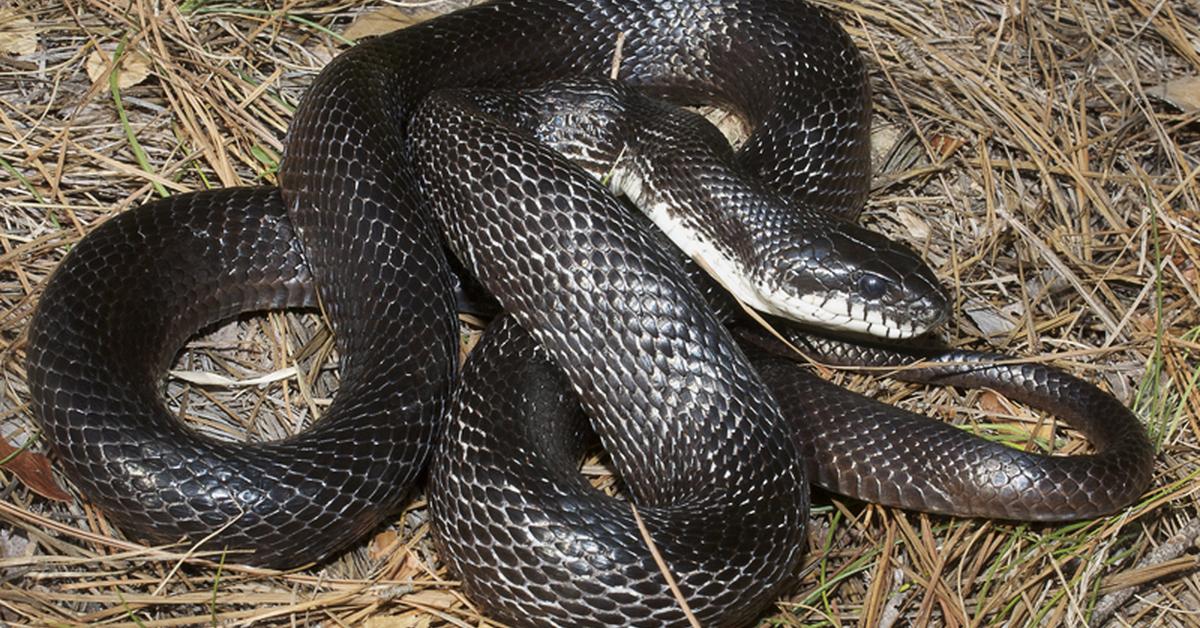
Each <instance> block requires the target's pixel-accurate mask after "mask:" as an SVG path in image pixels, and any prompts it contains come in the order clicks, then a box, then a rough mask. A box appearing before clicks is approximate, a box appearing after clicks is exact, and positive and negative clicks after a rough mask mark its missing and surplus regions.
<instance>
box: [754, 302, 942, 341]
mask: <svg viewBox="0 0 1200 628" xmlns="http://www.w3.org/2000/svg"><path fill="white" fill-rule="evenodd" d="M766 301H767V302H786V303H788V304H789V305H790V306H791V307H787V308H779V307H773V308H772V309H773V310H776V311H773V312H771V313H772V314H776V315H778V316H783V317H785V318H789V319H792V320H797V321H800V322H804V323H810V324H813V325H817V326H819V327H824V328H827V329H833V330H838V331H849V332H855V333H860V334H866V335H869V336H876V337H879V338H888V339H893V340H901V339H905V338H913V337H915V336H919V335H921V334H923V333H925V332H927V331H929V329H931V328H932V327H933V326H934V325H935V324H936V321H932V322H930V323H928V324H916V323H912V322H904V321H900V320H897V319H895V318H891V317H888V316H885V314H884V313H883V312H881V311H880V310H878V309H869V308H867V307H865V306H864V305H863V304H862V303H859V302H855V301H852V300H849V299H846V298H843V297H840V296H838V295H815V294H809V295H803V296H800V297H799V298H788V299H786V300H785V299H781V298H780V297H778V296H777V297H773V298H772V299H767V300H766Z"/></svg>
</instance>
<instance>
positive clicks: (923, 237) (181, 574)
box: [0, 0, 1200, 626]
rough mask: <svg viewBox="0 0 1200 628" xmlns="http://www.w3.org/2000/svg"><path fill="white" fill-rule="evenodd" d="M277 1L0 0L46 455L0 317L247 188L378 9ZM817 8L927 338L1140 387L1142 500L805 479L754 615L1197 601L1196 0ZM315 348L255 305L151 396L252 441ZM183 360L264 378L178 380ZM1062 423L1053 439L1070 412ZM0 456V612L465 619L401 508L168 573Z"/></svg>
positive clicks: (2, 257)
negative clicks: (37, 410) (348, 541)
mask: <svg viewBox="0 0 1200 628" xmlns="http://www.w3.org/2000/svg"><path fill="white" fill-rule="evenodd" d="M274 4H275V6H271V7H266V6H264V3H253V4H248V5H247V6H244V7H240V8H239V7H238V6H236V5H235V3H219V2H207V1H200V0H196V1H193V2H188V3H183V4H176V3H173V2H170V1H167V2H149V1H146V0H132V1H131V2H126V1H121V2H117V1H115V0H74V1H68V2H67V3H66V4H65V6H64V5H63V4H60V3H59V2H58V0H31V2H29V3H28V4H25V5H23V6H18V7H16V8H9V9H0V73H2V74H3V81H2V82H0V145H2V149H0V158H2V160H3V161H2V162H0V169H2V170H3V172H2V173H0V182H2V183H0V199H2V206H3V214H2V216H0V219H2V220H3V223H4V229H3V236H2V237H0V246H3V249H2V250H0V377H3V389H2V391H0V434H2V436H3V437H4V438H5V439H7V440H8V441H10V442H13V443H23V442H30V443H32V444H31V448H32V449H33V450H34V451H42V450H43V449H44V445H43V444H42V443H38V442H37V441H36V428H35V425H34V423H33V421H32V419H31V417H30V416H29V413H28V407H27V402H28V395H27V390H26V386H25V382H24V371H23V364H22V361H23V358H24V336H23V334H24V329H25V327H26V324H27V323H28V320H29V316H30V313H31V310H32V308H33V306H34V305H35V304H36V302H37V299H38V295H39V293H40V290H41V286H42V284H43V282H44V281H45V279H46V277H47V275H48V273H49V272H50V271H51V270H52V269H53V268H54V267H55V265H56V264H57V263H58V261H59V260H60V259H61V257H62V255H63V253H65V252H66V251H67V250H68V249H69V248H70V246H71V245H72V244H73V243H75V242H76V241H77V240H78V239H79V238H80V237H82V236H83V235H84V234H86V233H87V232H88V231H89V230H90V229H92V228H94V227H95V226H96V225H97V224H99V223H101V222H103V221H104V220H105V219H106V218H108V217H110V216H112V215H114V214H116V213H119V212H121V211H123V210H125V209H128V208H130V207H133V206H136V205H139V204H141V203H144V202H146V201H148V200H151V199H153V198H156V197H157V196H159V195H161V194H165V193H175V192H180V191H184V190H192V189H198V188H203V187H209V186H212V187H219V186H231V185H240V184H248V183H253V182H257V181H270V180H271V178H272V172H273V170H274V168H275V165H276V161H277V159H278V156H279V155H280V151H281V138H282V136H283V132H284V129H285V128H286V126H287V120H288V118H289V114H290V112H291V110H292V107H293V106H294V104H295V103H296V102H297V99H298V98H299V96H300V95H301V94H302V93H303V91H304V88H305V86H306V85H307V84H308V83H309V81H310V80H311V78H312V76H313V75H314V74H315V73H316V72H317V71H318V70H319V69H320V67H321V66H322V65H323V64H324V63H326V62H327V61H328V60H329V58H330V57H331V56H332V55H333V54H335V53H336V52H337V51H338V50H341V49H342V48H344V47H345V45H346V44H345V42H344V41H342V40H341V39H340V38H339V37H338V36H337V35H335V34H336V33H341V32H343V31H344V29H346V28H347V26H348V25H349V24H351V23H353V22H354V21H355V19H356V18H357V17H358V16H362V15H365V14H370V13H372V12H374V11H376V10H378V9H379V8H380V4H379V3H375V2H368V3H364V4H365V6H352V5H353V4H358V3H350V2H320V1H315V0H296V1H284V2H281V3H274ZM826 4H828V5H830V6H831V7H832V8H834V9H835V10H836V11H838V12H839V13H840V19H841V21H842V22H843V23H844V24H845V25H846V26H847V27H848V28H849V29H850V30H851V32H852V34H853V36H854V38H855V40H856V41H857V42H858V44H859V46H860V47H861V49H862V50H863V51H864V52H865V54H866V55H867V56H868V57H869V59H870V61H871V64H872V67H873V71H874V73H873V78H874V84H875V88H876V94H875V102H876V107H877V111H878V112H879V114H878V116H877V122H878V126H879V133H878V134H877V144H878V145H879V146H881V147H882V148H883V149H884V151H883V152H885V153H886V155H885V156H884V157H882V158H881V169H882V173H881V175H880V178H879V181H878V186H877V190H876V193H875V194H874V195H873V197H872V201H871V206H870V209H869V212H868V216H867V220H868V222H869V223H871V224H872V225H874V226H875V227H876V228H879V229H881V230H884V231H887V232H889V233H891V234H894V235H896V236H897V237H900V238H903V239H906V240H908V241H910V242H913V243H915V244H916V245H917V246H919V247H920V248H922V249H923V250H924V251H925V253H926V255H927V257H928V259H929V260H931V262H932V263H933V264H934V265H935V267H936V268H937V269H938V271H939V273H940V274H941V276H942V277H944V278H945V279H946V282H947V284H948V285H952V286H953V287H954V291H955V292H954V294H955V297H956V305H957V306H958V307H957V308H956V310H957V314H956V317H955V319H954V321H953V323H952V324H951V325H950V327H949V329H948V330H947V334H948V336H949V337H950V338H952V339H954V340H955V341H956V342H961V343H963V344H966V345H969V346H975V347H993V348H1000V349H1003V350H1005V351H1008V352H1010V353H1014V354H1020V355H1039V356H1051V357H1053V358H1055V361H1056V362H1057V363H1058V364H1060V365H1062V366H1064V367H1065V368H1068V369H1070V370H1071V371H1073V372H1075V373H1077V374H1080V375H1082V376H1084V377H1086V378H1089V379H1091V380H1093V381H1097V382H1099V383H1100V384H1101V385H1103V386H1105V387H1106V388H1108V389H1109V390H1111V391H1113V392H1114V393H1115V394H1116V395H1117V396H1118V397H1119V398H1121V399H1123V400H1125V401H1127V402H1128V403H1129V404H1131V405H1132V406H1133V407H1135V408H1136V409H1137V412H1138V413H1139V415H1140V416H1141V417H1142V418H1143V419H1144V420H1145V421H1146V424H1147V426H1148V427H1149V429H1150V432H1151V434H1152V436H1153V438H1154V439H1155V442H1156V443H1157V444H1158V446H1159V449H1160V455H1159V458H1158V461H1157V472H1156V476H1155V483H1154V489H1153V492H1152V493H1150V494H1148V495H1147V496H1146V497H1145V498H1144V499H1143V501H1142V502H1141V503H1139V504H1137V505H1135V506H1134V507H1132V508H1130V509H1129V510H1128V511H1127V512H1124V513H1122V514H1120V515H1117V516H1114V517H1111V518H1108V519H1101V520H1097V521H1091V522H1085V523H1080V524H1074V525H1066V526H1026V525H1018V524H1012V523H996V522H988V521H974V520H959V519H953V518H944V517H930V516H925V515H920V514H911V513H902V512H897V511H892V510H888V509H884V508H877V507H873V506H864V505H861V504H857V503H848V502H843V501H839V500H837V499H831V498H829V497H828V496H820V497H818V508H817V510H816V511H815V512H814V514H813V525H812V532H811V543H812V547H811V551H810V552H809V554H808V558H807V561H808V564H807V567H808V569H806V571H805V575H804V576H803V579H802V582H801V583H800V585H799V586H798V587H797V589H796V590H795V592H794V594H793V595H792V596H790V597H788V598H786V599H783V600H781V601H780V603H779V608H778V610H777V612H776V613H775V614H774V615H773V616H772V617H771V618H770V619H769V620H767V621H768V623H771V624H777V625H788V626H791V625H796V626H798V625H810V624H821V623H830V624H843V623H861V624H864V625H870V626H876V625H895V624H916V625H923V624H930V623H932V624H939V625H954V626H957V625H979V624H997V625H998V624H1004V625H1030V624H1039V625H1041V624H1045V625H1070V626H1074V625H1080V624H1082V623H1083V622H1085V621H1088V620H1089V619H1090V621H1092V622H1093V623H1095V624H1101V623H1104V622H1105V621H1109V622H1111V623H1112V624H1114V625H1125V624H1130V625H1132V624H1137V625H1168V626H1176V625H1197V624H1200V615H1198V614H1197V613H1198V611H1197V609H1200V576H1197V573H1198V572H1197V565H1198V560H1197V554H1196V546H1195V542H1196V539H1197V537H1198V536H1200V523H1198V519H1200V512H1198V511H1200V508H1198V500H1200V498H1198V496H1197V493H1198V492H1200V491H1198V486H1200V485H1198V480H1197V475H1198V473H1200V471H1198V468H1200V455H1198V451H1200V421H1198V419H1197V415H1198V414H1200V388H1198V387H1197V379H1198V378H1200V365H1198V360H1197V357H1196V356H1197V355H1200V287H1198V286H1200V185H1198V183H1197V177H1198V173H1200V158H1198V157H1197V156H1198V155H1200V79H1198V78H1197V77H1200V50H1198V49H1197V48H1196V42H1197V41H1200V15H1198V13H1197V12H1198V11H1200V9H1198V8H1197V5H1195V4H1186V3H1170V2H1158V3H1151V2H1143V1H1141V0H1133V1H1131V2H1126V3H1111V4H1110V3H1105V2H1101V1H1099V0H1060V1H1059V2H1055V3H1047V6H1044V7H1041V8H1039V7H1037V6H1036V5H1037V4H1038V3H1008V4H1007V6H996V7H992V6H991V3H977V2H973V1H971V0H934V1H931V2H927V3H890V2H887V3H885V2H875V1H874V0H866V1H863V2H856V3H839V2H827V3H826ZM909 5H913V6H909ZM919 5H924V6H919ZM442 9H443V5H440V4H435V5H432V6H428V7H425V8H422V9H421V11H430V10H432V11H439V10H442ZM360 24H361V23H360ZM118 47H122V48H123V50H124V54H125V57H124V58H125V59H126V62H125V63H124V64H123V65H122V69H121V72H120V75H119V77H118V81H117V82H116V83H112V82H110V80H109V78H108V77H107V76H105V75H103V72H101V74H99V75H96V76H97V77H98V78H96V79H93V78H89V74H88V72H87V70H86V67H87V64H88V62H89V59H95V60H94V61H93V63H98V64H99V66H98V67H100V68H101V70H102V69H103V67H104V64H105V63H106V62H107V61H108V60H110V59H111V58H112V55H113V53H114V51H115V50H116V49H117V48H118ZM139 66H140V69H139ZM143 70H144V71H146V72H147V76H146V77H145V78H144V79H143V80H140V81H136V80H133V79H135V78H137V76H136V75H137V73H138V72H139V71H143ZM1189 80H1190V82H1189ZM114 85H115V87H114ZM135 140H136V141H135ZM331 356H332V349H331V344H330V342H329V336H328V333H327V332H326V331H325V329H324V328H323V327H322V325H321V322H320V320H318V319H317V318H316V317H314V316H311V315H271V316H264V317H259V318H252V319H248V320H245V321H241V322H238V323H234V324H231V325H228V326H225V327H223V328H221V329H220V330H218V331H216V332H214V333H212V334H210V335H209V336H207V337H205V338H201V339H198V340H196V341H195V342H194V343H192V345H191V347H190V349H189V350H188V351H187V352H186V353H185V354H184V355H183V356H182V357H181V359H180V362H179V363H178V365H177V369H178V370H179V371H182V372H184V373H182V374H181V375H180V376H178V377H174V378H172V379H171V381H169V382H168V385H167V394H168V396H169V398H170V400H171V402H172V403H173V404H174V405H175V406H176V407H178V408H180V409H181V410H182V411H183V412H185V413H186V414H187V416H188V417H189V419H191V420H193V421H194V422H196V423H198V424H199V425H201V427H202V429H205V430H206V431H209V432H211V433H214V434H225V435H227V436H231V437H244V435H246V434H249V437H250V438H270V437H274V436H277V435H279V434H283V433H287V432H289V431H291V430H293V429H294V428H295V427H296V426H297V425H302V424H304V423H305V422H306V421H307V420H308V419H309V417H310V416H312V415H313V414H314V413H316V412H319V408H320V407H321V406H322V404H324V403H326V402H327V400H328V396H329V394H330V391H331V386H332V384H333V380H334V379H335V377H336V370H335V363H334V362H331V359H332V357H331ZM293 367H294V368H296V369H297V371H296V372H298V373H300V375H299V376H295V375H294V372H293V371H292V370H290V369H292V368H293ZM191 372H212V373H216V374H219V375H222V376H225V377H229V378H231V379H235V380H244V379H247V378H250V377H255V376H259V375H263V374H275V375H278V376H279V377H280V378H282V379H280V381H277V382H274V383H272V384H269V385H262V386H257V385H253V386H220V385H215V386H214V385H205V386H199V385H195V384H191V383H189V379H194V378H191V377H189V375H188V373H191ZM289 376H290V377H289ZM845 381H846V383H847V384H848V385H850V386H853V387H855V388H857V389H860V390H869V391H872V392H873V393H874V394H876V395H877V396H879V397H881V398H883V399H885V400H888V401H891V402H898V403H901V404H903V405H906V406H909V407H915V408H921V409H922V410H924V411H926V412H929V413H932V414H936V415H941V416H946V417H950V416H953V417H955V419H956V420H958V421H961V422H963V423H966V424H970V425H975V426H977V427H980V428H981V429H987V428H989V427H993V426H994V425H999V428H1000V430H1001V431H998V432H995V433H996V434H997V435H998V436H999V437H1006V438H1011V439H1012V440H1014V441H1015V442H1017V443H1025V442H1028V441H1030V440H1031V439H1044V438H1045V437H1046V436H1047V435H1048V433H1047V432H1045V431H1044V430H1043V429H1042V428H1043V427H1044V426H1042V425H1041V424H1040V423H1039V417H1038V415H1036V414H1035V413H1031V412H1029V411H1027V410H1025V409H1023V408H1012V407H1009V406H1007V405H1005V404H1004V403H1003V402H1002V401H1001V400H997V399H996V398H995V397H994V396H993V395H990V394H988V393H978V392H969V391H968V392H962V391H947V390H929V391H926V390H916V389H913V388H911V387H908V386H902V385H896V384H893V383H890V382H883V383H880V382H878V381H877V380H871V379H867V378H864V377H862V376H854V377H848V378H846V380H845ZM985 410H986V411H987V412H985ZM997 415H1004V416H1002V417H1000V419H997ZM1009 418H1014V419H1016V420H1015V421H1011V420H1007V419H1009ZM1058 442H1059V444H1060V445H1062V447H1063V448H1065V449H1067V450H1073V449H1076V448H1078V447H1079V442H1078V441H1077V439H1075V438H1073V437H1072V436H1070V435H1069V434H1068V435H1065V436H1064V435H1062V434H1059V440H1058ZM2 473H3V475H4V477H5V478H6V479H7V480H8V481H7V482H6V483H5V486H4V488H3V489H2V490H3V499H2V500H0V556H2V557H0V620H3V621H6V622H9V623H12V624H46V623H105V624H124V623H138V624H143V625H148V626H149V625H156V626H157V625H163V626H165V625H175V624H193V623H207V622H212V623H218V622H219V623H243V622H246V623H248V622H252V621H262V622H272V623H276V624H289V623H309V622H321V623H324V624H328V625H333V624H358V623H362V622H364V621H367V620H370V621H371V622H373V623H374V625H379V626H382V625H387V626H408V625H414V626H417V625H427V624H438V625H441V624H455V625H465V624H470V625H478V624H480V623H482V622H483V621H484V620H482V619H481V618H480V617H479V616H478V614H477V613H476V612H475V611H474V610H472V608H471V606H470V605H469V604H468V603H466V602H465V601H464V600H463V599H462V597H461V595H460V594H459V593H458V592H457V589H456V588H455V585H454V583H453V582H448V581H446V580H445V578H446V575H445V573H444V571H443V570H442V569H441V566H440V563H439V561H438V560H437V558H436V556H435V555H434V554H433V553H432V550H431V549H430V546H429V534H428V526H427V524H426V520H425V514H424V508H423V505H422V504H421V503H414V504H413V505H412V507H411V509H410V510H409V511H408V512H406V513H404V514H403V515H402V516H400V517H398V518H397V522H396V525H395V526H394V528H393V529H391V530H388V531H385V532H383V533H381V534H380V535H378V536H377V537H376V538H374V539H372V540H371V541H370V542H367V543H364V544H363V546H362V547H361V548H360V549H358V550H356V551H354V552H352V553H350V554H348V555H346V556H345V557H343V558H341V559H339V560H337V561H336V562H335V563H333V564H331V565H329V566H327V567H325V568H324V569H321V570H316V571H301V572H296V573H290V574H268V573H262V572H257V571H253V570H247V569H244V568H238V567H233V566H224V567H220V566H212V565H207V566H206V565H204V564H199V563H195V562H189V563H185V564H182V565H181V564H179V560H180V557H181V556H182V553H183V552H185V551H186V548H145V547H142V546H139V545H137V544H135V543H130V542H127V541H125V540H122V537H121V536H120V535H119V533H117V532H115V531H114V530H112V529H111V528H110V527H109V525H108V524H107V522H106V521H105V519H104V517H103V515H102V514H101V513H99V512H97V511H96V510H94V509H92V508H90V507H89V506H88V505H87V504H86V503H85V502H83V501H82V500H79V499H76V500H75V501H74V502H73V503H70V504H63V503H58V502H52V501H49V500H46V499H44V498H42V497H39V496H38V495H36V494H34V493H32V492H31V491H30V490H28V489H27V488H26V487H25V486H24V485H23V484H21V483H18V482H16V481H14V477H13V474H12V473H11V472H10V471H9V470H7V469H6V470H4V471H3V472H2Z"/></svg>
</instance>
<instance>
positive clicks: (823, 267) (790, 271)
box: [762, 222, 949, 338]
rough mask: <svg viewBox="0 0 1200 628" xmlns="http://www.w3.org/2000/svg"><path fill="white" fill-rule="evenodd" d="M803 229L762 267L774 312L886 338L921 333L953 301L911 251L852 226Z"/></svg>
mask: <svg viewBox="0 0 1200 628" xmlns="http://www.w3.org/2000/svg"><path fill="white" fill-rule="evenodd" d="M830 227H834V226H833V225H830ZM804 231H805V234H803V235H801V236H797V235H796V234H792V235H791V236H790V240H791V241H792V242H794V244H793V245H788V246H787V247H786V248H784V249H783V250H777V251H776V252H775V254H774V255H772V256H771V257H770V259H769V260H768V261H767V262H766V264H765V267H764V268H763V269H762V273H763V275H765V276H769V277H770V278H769V279H765V280H764V282H763V284H764V285H765V286H767V289H766V290H765V292H767V293H768V294H765V295H764V298H763V300H764V301H767V302H769V303H771V304H773V307H772V308H771V309H772V310H773V311H772V312H771V313H773V314H778V315H780V316H784V317H787V318H791V319H793V320H798V321H801V322H807V323H812V324H816V325H819V326H822V327H828V328H832V329H838V330H845V331H852V332H859V333H865V334H869V335H872V336H880V337H884V338H908V337H912V336H917V335H920V334H923V333H925V332H927V331H929V330H930V329H932V328H933V327H935V326H936V325H937V324H938V323H940V322H941V321H942V320H943V319H944V318H945V317H946V312H947V308H948V303H949V300H948V298H947V296H946V294H945V292H944V291H943V290H942V288H941V286H940V285H939V284H938V281H937V278H936V277H935V275H934V274H933V271H932V270H931V269H930V268H929V267H928V265H926V264H925V262H924V261H923V260H922V259H921V257H920V256H919V255H917V253H916V252H914V251H913V250H912V249H910V248H908V247H907V246H904V245H903V244H899V243H897V242H893V241H891V240H889V239H887V238H885V237H884V236H882V235H879V234H877V233H874V232H872V231H868V230H866V229H863V228H861V227H858V226H855V225H852V224H849V223H841V222H839V223H837V224H836V227H835V228H828V229H819V228H818V229H814V228H813V227H812V226H811V225H808V226H807V227H806V228H805V229H804Z"/></svg>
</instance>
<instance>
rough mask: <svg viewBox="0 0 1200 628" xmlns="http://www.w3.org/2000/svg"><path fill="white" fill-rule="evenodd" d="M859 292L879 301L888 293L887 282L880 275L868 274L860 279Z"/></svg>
mask: <svg viewBox="0 0 1200 628" xmlns="http://www.w3.org/2000/svg"><path fill="white" fill-rule="evenodd" d="M858 291H859V292H860V293H861V294H862V296H864V297H866V298H868V299H879V298H882V297H883V295H884V293H885V292H887V282H886V281H884V280H883V278H881V277H880V276H879V275H872V274H870V273H867V274H865V275H863V276H862V277H860V278H859V279H858Z"/></svg>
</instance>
